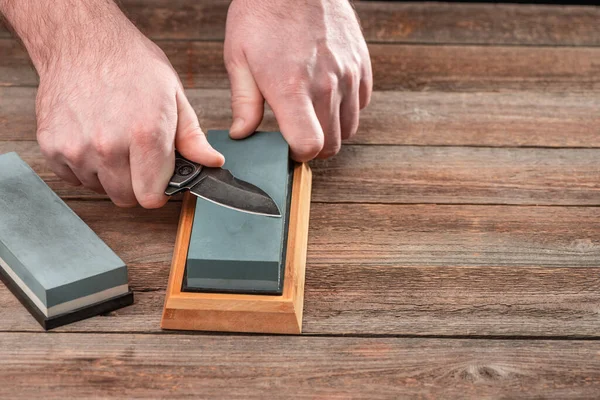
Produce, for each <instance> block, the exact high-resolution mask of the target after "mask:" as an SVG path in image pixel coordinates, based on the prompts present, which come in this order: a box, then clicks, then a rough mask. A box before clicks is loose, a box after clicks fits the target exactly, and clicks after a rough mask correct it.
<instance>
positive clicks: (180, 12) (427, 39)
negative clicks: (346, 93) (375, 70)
mask: <svg viewBox="0 0 600 400" xmlns="http://www.w3.org/2000/svg"><path fill="white" fill-rule="evenodd" d="M119 3H120V5H121V7H122V9H123V11H124V12H125V13H126V15H127V16H129V18H130V19H132V20H133V21H134V23H135V24H136V25H137V26H138V27H139V28H140V30H141V31H142V32H144V33H145V34H146V35H148V36H149V37H150V38H152V39H155V40H156V39H188V40H189V39H195V40H223V39H224V37H225V20H226V15H227V8H228V6H229V1H224V0H211V1H202V2H198V1H194V0H176V1H164V0H121V1H120V2H119ZM354 7H355V9H356V12H357V14H358V16H359V18H360V20H361V25H362V28H363V32H364V34H365V38H366V39H367V40H368V41H371V42H391V43H448V44H449V43H454V44H475V43H477V44H492V45H493V44H505V45H550V46H552V45H562V46H565V45H567V46H599V45H600V25H599V24H598V20H600V9H599V8H598V7H581V6H560V7H557V6H547V5H523V4H521V5H515V4H494V5H489V4H448V3H435V4H423V3H421V2H413V3H392V2H375V1H368V2H355V3H354ZM0 29H1V28H0ZM0 37H8V32H7V31H6V30H5V29H1V30H0Z"/></svg>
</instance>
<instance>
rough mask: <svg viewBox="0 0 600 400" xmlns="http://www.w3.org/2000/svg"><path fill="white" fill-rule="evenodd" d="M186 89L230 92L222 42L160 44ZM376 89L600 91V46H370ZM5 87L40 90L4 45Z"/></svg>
mask: <svg viewBox="0 0 600 400" xmlns="http://www.w3.org/2000/svg"><path fill="white" fill-rule="evenodd" d="M157 44H158V45H159V46H160V47H162V48H163V50H164V51H165V53H166V54H167V56H168V57H169V59H170V60H171V62H172V64H173V67H174V68H175V69H176V70H177V72H178V73H179V75H180V77H181V80H182V82H183V84H184V86H185V87H188V88H192V87H199V88H228V87H229V79H228V77H227V72H226V71H225V66H224V63H223V44H222V43H221V42H198V41H158V42H157ZM369 50H370V52H371V58H372V62H373V75H374V88H375V89H376V90H410V91H444V92H454V91H498V90H503V91H506V90H533V91H540V92H544V91H560V90H563V91H590V90H591V91H596V90H599V89H600V48H553V47H495V46H494V47H489V46H435V47H432V46H427V45H426V46H424V45H400V44H371V45H369ZM0 54H8V56H7V57H3V59H2V61H1V63H0V86H14V85H29V86H34V85H36V84H37V77H36V75H35V72H34V70H33V69H32V68H31V67H30V65H29V60H28V56H27V54H26V53H25V51H24V50H23V49H21V48H20V47H19V46H18V45H17V44H16V41H15V40H13V39H0Z"/></svg>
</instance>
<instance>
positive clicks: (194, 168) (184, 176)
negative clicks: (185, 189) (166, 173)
mask: <svg viewBox="0 0 600 400" xmlns="http://www.w3.org/2000/svg"><path fill="white" fill-rule="evenodd" d="M200 171H202V165H200V164H197V163H195V162H192V161H190V160H188V159H186V158H184V157H183V156H182V155H181V154H179V153H178V152H175V172H174V173H173V176H172V177H171V180H170V181H169V186H173V187H176V188H180V187H182V186H184V185H185V184H186V183H188V182H189V181H191V180H192V179H194V178H195V177H197V176H198V174H199V173H200Z"/></svg>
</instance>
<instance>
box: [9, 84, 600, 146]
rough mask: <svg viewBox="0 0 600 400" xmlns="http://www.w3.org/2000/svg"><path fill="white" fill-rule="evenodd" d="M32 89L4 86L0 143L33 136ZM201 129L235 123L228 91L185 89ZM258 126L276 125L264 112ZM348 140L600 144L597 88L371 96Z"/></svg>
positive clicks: (531, 144)
mask: <svg viewBox="0 0 600 400" xmlns="http://www.w3.org/2000/svg"><path fill="white" fill-rule="evenodd" d="M35 93H36V89H35V88H29V87H0V141H3V140H35V127H36V124H35V110H34V107H35ZM187 95H188V98H189V100H190V102H191V103H192V105H193V106H194V108H195V110H196V112H197V113H198V116H199V118H200V124H201V126H202V127H203V128H204V129H225V128H227V127H229V125H230V124H231V108H230V94H229V91H228V90H227V89H188V90H187ZM259 129H261V130H278V127H277V122H276V121H275V118H274V116H273V113H272V112H271V111H270V110H269V109H267V111H266V113H265V118H264V120H263V123H262V125H261V126H260V128H259ZM347 143H354V144H397V145H419V146H423V145H429V146H487V147H520V146H527V147H531V146H537V147H600V95H598V94H597V93H569V92H565V93H543V92H510V93H444V92H396V91H385V92H375V93H373V97H372V101H371V104H370V105H369V107H368V108H367V109H365V110H363V111H362V112H361V120H360V128H359V131H358V134H357V135H356V136H355V137H354V138H353V139H351V140H349V141H348V142H347Z"/></svg>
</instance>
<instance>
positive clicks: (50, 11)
mask: <svg viewBox="0 0 600 400" xmlns="http://www.w3.org/2000/svg"><path fill="white" fill-rule="evenodd" d="M0 13H2V14H3V15H4V17H5V19H6V20H7V21H8V23H9V24H10V25H11V27H12V29H13V30H14V31H15V33H16V34H17V35H18V36H19V37H20V38H21V40H22V41H23V44H24V45H25V47H26V48H27V51H28V53H29V56H30V57H31V60H32V61H33V64H34V66H35V68H36V69H37V71H38V73H40V74H41V73H42V72H43V71H44V70H46V69H47V68H48V67H49V66H50V65H52V64H53V63H56V62H58V61H59V60H61V59H65V58H67V59H73V58H76V57H77V56H78V55H79V54H81V53H82V52H84V51H85V53H87V54H98V55H101V54H106V51H109V52H110V51H113V52H114V51H116V50H118V49H115V48H114V41H113V40H111V39H113V38H115V37H116V36H118V35H121V34H122V33H123V32H124V31H127V30H134V29H135V28H134V27H133V25H132V24H131V23H130V22H129V20H128V19H127V18H126V17H125V15H123V13H122V12H121V10H119V8H118V7H117V5H116V4H115V3H114V2H113V1H112V0H86V1H80V0H0ZM87 50H91V51H87Z"/></svg>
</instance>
